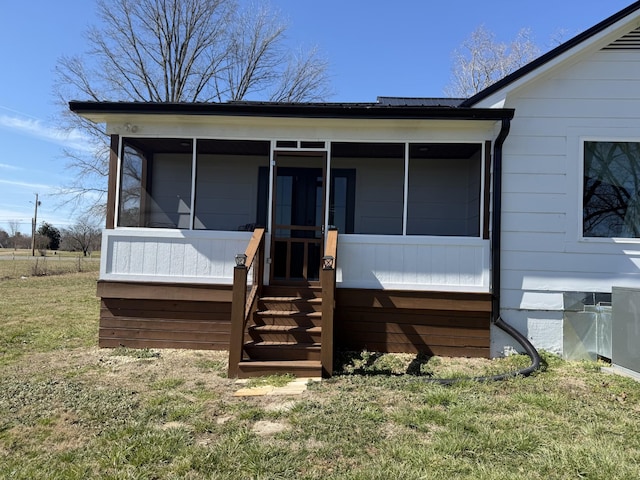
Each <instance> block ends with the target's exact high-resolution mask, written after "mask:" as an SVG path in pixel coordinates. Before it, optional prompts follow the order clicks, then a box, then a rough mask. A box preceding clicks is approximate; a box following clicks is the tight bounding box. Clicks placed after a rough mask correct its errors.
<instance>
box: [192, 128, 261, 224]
mask: <svg viewBox="0 0 640 480" xmlns="http://www.w3.org/2000/svg"><path fill="white" fill-rule="evenodd" d="M268 165H269V142H261V141H233V140H198V153H197V157H196V192H195V220H194V228H195V229H199V230H224V231H238V230H241V231H242V230H248V231H251V230H253V229H254V228H255V227H256V225H258V224H259V225H260V226H264V221H265V219H264V218H263V217H264V216H265V215H264V212H265V211H266V208H265V206H266V205H267V202H268V189H267V188H265V185H264V182H265V180H266V177H265V171H266V169H267V168H268Z"/></svg>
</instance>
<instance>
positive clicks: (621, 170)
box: [583, 141, 640, 238]
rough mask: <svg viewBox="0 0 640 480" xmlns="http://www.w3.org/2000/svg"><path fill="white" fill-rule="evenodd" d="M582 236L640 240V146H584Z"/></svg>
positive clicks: (601, 144)
mask: <svg viewBox="0 0 640 480" xmlns="http://www.w3.org/2000/svg"><path fill="white" fill-rule="evenodd" d="M583 235H584V236H585V237H609V238H610V237H619V238H639V237H640V142H600V141H587V142H585V143H584V183H583Z"/></svg>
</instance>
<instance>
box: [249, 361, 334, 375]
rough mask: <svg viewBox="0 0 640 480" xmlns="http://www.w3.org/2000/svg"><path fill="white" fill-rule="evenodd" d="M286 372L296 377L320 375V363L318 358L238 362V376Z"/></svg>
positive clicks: (281, 373)
mask: <svg viewBox="0 0 640 480" xmlns="http://www.w3.org/2000/svg"><path fill="white" fill-rule="evenodd" d="M286 373H290V374H292V375H295V376H296V377H321V376H322V364H321V363H320V361H318V360H297V361H251V360H249V361H247V360H243V361H242V362H240V363H239V364H238V378H250V377H260V376H263V375H279V374H280V375H283V374H286Z"/></svg>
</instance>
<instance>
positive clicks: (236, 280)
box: [227, 255, 247, 378]
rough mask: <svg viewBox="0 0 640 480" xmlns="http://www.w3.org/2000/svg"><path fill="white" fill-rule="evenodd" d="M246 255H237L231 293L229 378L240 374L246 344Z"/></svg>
mask: <svg viewBox="0 0 640 480" xmlns="http://www.w3.org/2000/svg"><path fill="white" fill-rule="evenodd" d="M243 256H244V260H245V261H246V255H236V266H235V268H234V269H233V291H232V295H231V335H230V338H229V369H228V371H227V373H228V377H229V378H236V377H237V376H238V364H239V363H240V360H242V347H243V344H244V338H243V337H244V318H245V302H246V298H247V266H246V265H245V264H244V262H243V261H242V257H243Z"/></svg>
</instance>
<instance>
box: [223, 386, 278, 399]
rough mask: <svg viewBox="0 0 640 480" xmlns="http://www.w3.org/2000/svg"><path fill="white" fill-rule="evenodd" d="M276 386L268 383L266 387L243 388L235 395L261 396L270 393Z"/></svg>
mask: <svg viewBox="0 0 640 480" xmlns="http://www.w3.org/2000/svg"><path fill="white" fill-rule="evenodd" d="M274 389H275V387H272V386H271V385H267V386H264V387H253V388H241V389H240V390H238V391H237V392H235V393H234V394H233V396H234V397H260V396H264V395H267V394H269V393H270V392H271V391H273V390H274Z"/></svg>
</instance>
